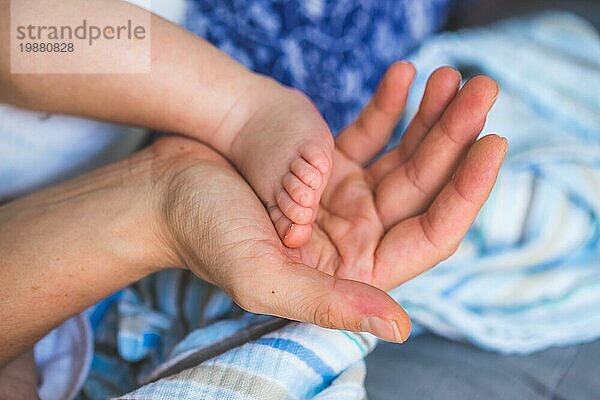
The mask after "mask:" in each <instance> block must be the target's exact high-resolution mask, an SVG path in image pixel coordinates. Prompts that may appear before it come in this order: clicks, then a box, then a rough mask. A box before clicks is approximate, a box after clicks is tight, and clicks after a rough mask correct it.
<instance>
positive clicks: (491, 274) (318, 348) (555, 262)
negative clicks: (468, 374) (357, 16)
mask: <svg viewBox="0 0 600 400" xmlns="http://www.w3.org/2000/svg"><path fill="white" fill-rule="evenodd" d="M413 62H414V63H415V64H416V65H417V68H418V69H419V75H418V76H417V79H416V81H415V85H414V88H413V93H412V99H411V101H410V103H409V105H408V116H409V117H410V116H411V115H414V113H415V111H416V109H417V107H418V100H419V99H420V95H421V93H422V92H423V89H424V85H425V81H426V77H427V76H428V75H429V73H430V72H431V71H432V70H433V69H435V68H436V67H438V66H439V65H441V64H451V65H455V66H456V67H458V68H460V69H461V70H462V71H463V72H464V73H465V75H468V74H473V73H478V72H482V73H486V74H488V75H490V76H492V77H493V78H495V79H496V80H497V81H498V82H499V83H500V85H501V86H502V89H503V91H502V94H501V95H500V98H499V99H498V102H497V104H496V107H495V108H494V110H493V111H492V113H491V115H490V118H489V121H488V124H487V126H486V131H490V130H493V131H498V132H500V133H501V134H503V135H505V136H507V137H508V138H509V141H510V145H511V149H510V151H509V155H508V158H507V161H506V165H505V167H504V169H503V171H502V173H501V176H500V177H499V181H498V185H497V187H496V189H495V190H494V192H493V194H492V196H491V198H490V200H489V202H488V203H487V204H486V206H485V207H484V210H483V211H482V213H481V214H480V216H479V218H478V219H477V221H476V223H475V224H474V226H473V228H472V229H471V231H470V232H469V234H468V237H467V238H466V240H465V241H464V243H463V244H462V245H461V247H460V249H459V250H458V252H457V253H456V254H455V255H454V256H453V257H451V258H450V259H449V260H448V261H446V262H444V263H443V264H442V265H440V266H438V267H437V268H435V269H434V270H432V271H430V272H428V273H426V274H423V275H422V276H420V277H418V278H416V279H414V280H413V281H411V282H408V283H407V284H405V285H403V286H401V287H400V288H397V289H395V290H394V291H392V295H393V296H394V297H395V298H396V299H397V300H399V301H400V302H401V303H402V304H403V305H404V306H405V307H406V308H407V309H408V311H409V313H410V315H411V316H412V317H413V319H414V320H415V321H416V322H418V323H419V324H420V325H421V326H422V327H425V328H427V329H430V330H433V331H435V332H437V333H439V334H442V335H445V336H449V337H453V338H461V339H466V340H470V341H472V342H474V343H476V344H479V345H480V346H483V347H485V348H489V349H494V350H497V351H501V352H518V353H524V352H531V351H535V350H539V349H542V348H545V347H548V346H553V345H560V344H567V343H576V342H582V341H586V340H592V339H594V338H598V337H600V290H599V289H600V245H599V236H600V226H599V223H598V215H599V211H600V97H599V96H600V94H599V93H598V91H597V90H594V88H598V87H600V40H599V39H598V37H597V34H596V32H594V30H593V29H592V28H590V27H589V25H587V24H586V22H585V21H583V20H581V19H579V18H576V17H574V16H571V15H567V14H544V15H540V16H536V17H533V18H529V19H525V20H514V21H509V22H505V23H502V24H498V25H494V26H491V27H489V28H485V29H477V30H471V31H463V32H457V33H448V34H444V35H441V36H439V37H437V38H434V39H432V40H430V41H429V42H427V43H426V44H425V45H424V46H423V47H422V48H421V49H420V50H419V52H418V53H417V54H416V55H415V56H414V57H413ZM407 120H408V118H407ZM398 267H399V268H402V266H401V265H399V266H398ZM185 274H186V272H183V271H168V272H165V273H161V274H159V275H156V276H154V277H150V278H148V279H146V280H144V281H142V282H140V283H139V284H138V285H136V286H134V287H132V288H129V289H127V290H126V291H125V292H124V293H123V294H121V295H120V297H119V298H118V299H113V303H112V304H111V305H110V306H109V307H108V308H106V309H104V310H101V309H100V311H99V309H95V310H93V312H92V316H94V315H99V314H102V313H104V317H98V318H93V321H94V320H98V321H100V322H99V323H98V325H97V329H96V331H97V332H98V334H97V338H96V343H98V347H97V353H96V354H97V358H99V359H100V358H102V357H107V358H102V360H104V361H106V360H114V359H115V357H116V358H117V359H119V357H120V359H119V360H120V361H121V363H120V365H121V370H123V369H124V368H128V370H127V371H126V373H125V372H124V374H119V377H118V379H117V380H115V375H116V374H115V373H114V371H112V370H110V368H111V365H112V364H111V363H110V362H103V363H102V365H100V364H101V363H100V362H98V363H94V365H93V366H92V376H91V378H90V379H89V380H88V382H87V383H86V391H85V392H84V394H86V395H87V396H89V397H95V396H97V395H98V393H102V394H110V393H112V394H113V395H116V394H118V393H119V392H118V390H119V389H120V390H123V391H124V389H125V390H129V389H131V386H132V385H134V384H135V382H136V381H137V382H138V383H144V382H149V383H147V384H146V385H144V386H142V387H141V388H139V389H137V390H134V391H133V392H131V393H128V394H127V395H124V396H123V397H122V398H126V399H136V398H139V399H142V398H143V399H179V398H215V397H218V398H222V399H264V398H277V399H308V398H318V399H362V398H364V397H365V392H364V389H363V387H362V383H363V380H364V374H365V371H364V363H363V362H362V361H361V360H362V359H363V358H364V357H365V356H366V355H367V354H368V352H369V351H371V350H372V349H373V346H374V345H375V339H374V337H373V336H371V335H368V334H357V333H349V332H342V331H333V330H328V329H323V328H319V327H316V326H312V325H307V324H298V323H286V322H285V321H284V322H283V323H282V324H278V323H277V320H272V319H270V318H269V317H262V316H255V315H252V314H247V313H244V312H242V311H241V310H240V309H239V308H237V307H236V306H235V305H234V304H233V303H231V301H230V300H228V299H227V298H226V297H224V296H222V294H221V292H220V291H218V290H216V289H214V288H210V287H209V286H208V285H206V284H205V283H202V282H200V281H199V280H197V279H195V278H191V276H187V275H185ZM187 274H189V273H187ZM106 321H109V322H110V324H112V325H113V326H112V327H110V329H104V328H105V327H106V326H108V325H107V322H106ZM274 321H275V322H274ZM110 324H109V325H110ZM117 325H118V327H119V328H118V331H117V332H116V333H115V330H116V329H117V328H116V326H117ZM282 325H285V326H283V327H281V326H282ZM265 326H267V327H270V328H269V329H268V331H267V332H264V329H263V328H264V327H265ZM271 328H272V329H271ZM275 328H278V329H275ZM103 332H104V333H103ZM106 332H109V333H108V334H106ZM188 332H189V333H188ZM111 351H112V354H111ZM126 360H129V361H131V362H126ZM133 361H135V363H134V362H133ZM127 374H129V375H127ZM123 376H128V377H130V379H129V378H128V380H127V384H126V385H121V386H119V383H122V381H123ZM119 380H120V381H121V382H119ZM107 383H110V385H113V386H112V389H111V390H112V392H111V391H110V390H105V391H104V392H102V391H100V389H98V388H99V387H104V388H107V387H108V386H109V385H107ZM102 385H104V386H102ZM127 385H129V387H128V386H127ZM94 389H95V390H94Z"/></svg>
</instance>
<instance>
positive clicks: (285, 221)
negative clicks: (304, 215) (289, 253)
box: [269, 207, 312, 248]
mask: <svg viewBox="0 0 600 400" xmlns="http://www.w3.org/2000/svg"><path fill="white" fill-rule="evenodd" d="M269 216H270V217H271V220H272V221H273V225H274V226H275V230H276V231H277V234H278V235H279V238H280V239H281V241H282V242H283V244H284V245H285V246H287V247H290V248H296V247H300V246H302V245H303V244H304V243H306V242H307V241H308V239H310V234H311V232H312V225H311V224H306V225H298V224H294V223H293V222H292V221H291V220H290V219H289V218H288V217H286V216H285V215H284V214H283V213H282V212H281V209H280V208H279V207H272V208H271V209H270V210H269Z"/></svg>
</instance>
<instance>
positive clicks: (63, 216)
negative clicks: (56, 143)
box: [0, 149, 168, 366]
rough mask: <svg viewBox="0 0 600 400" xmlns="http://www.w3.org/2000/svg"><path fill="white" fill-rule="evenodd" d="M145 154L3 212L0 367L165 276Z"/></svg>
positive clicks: (151, 160)
mask: <svg viewBox="0 0 600 400" xmlns="http://www.w3.org/2000/svg"><path fill="white" fill-rule="evenodd" d="M156 167H157V162H156V157H155V156H154V155H153V152H152V151H151V150H148V149H147V150H144V151H143V152H141V153H140V154H137V155H136V156H134V157H132V158H131V159H130V160H127V161H123V162H120V163H118V164H114V165H112V166H110V167H108V168H103V169H101V170H99V171H97V172H94V173H92V174H88V175H85V176H83V177H81V178H78V179H76V180H73V181H71V182H67V183H64V184H61V185H58V186H55V187H53V188H51V189H47V190H44V191H41V192H38V193H36V194H34V195H32V196H29V197H26V198H23V199H21V200H17V201H14V202H12V203H8V204H6V205H4V206H3V207H0V254H1V257H0V366H2V365H3V364H5V363H6V362H7V361H9V360H10V359H11V358H12V357H14V356H16V355H18V354H20V353H21V352H22V351H24V350H25V349H26V348H27V347H29V346H31V345H32V344H33V343H35V342H36V341H37V340H39V339H40V338H41V337H42V336H43V335H44V334H46V333H47V332H48V331H50V330H51V329H52V328H53V327H55V326H57V325H58V324H60V323H61V322H62V321H64V320H65V319H67V318H69V317H70V316H72V315H75V314H77V313H79V312H81V311H83V310H84V309H85V308H87V307H88V306H90V305H92V304H94V303H96V302H97V301H99V300H100V299H102V298H104V297H106V296H107V295H109V294H111V293H113V292H114V291H116V290H118V289H120V288H122V287H125V286H127V285H128V284H130V283H132V282H134V281H136V280H138V279H140V278H142V277H143V276H145V275H147V274H149V273H151V272H153V271H156V270H158V269H159V265H168V264H166V263H165V262H164V259H163V258H162V254H160V253H159V250H158V249H161V248H164V247H162V246H161V244H162V243H161V239H160V238H159V237H158V236H157V235H156V232H158V229H157V227H156V224H157V221H158V219H157V218H156V216H155V215H154V211H153V210H155V209H156V206H155V205H154V204H153V203H154V201H155V200H154V195H153V193H154V191H153V187H154V186H153V185H154V183H153V182H154V180H153V178H152V177H153V176H155V175H153V174H154V173H155V172H156Z"/></svg>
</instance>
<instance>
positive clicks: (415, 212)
mask: <svg viewBox="0 0 600 400" xmlns="http://www.w3.org/2000/svg"><path fill="white" fill-rule="evenodd" d="M414 73H415V71H414V68H413V67H412V66H411V65H410V64H406V63H397V64H395V65H393V66H392V67H391V68H390V70H389V71H388V73H387V74H386V76H385V77H384V79H383V80H382V83H381V84H380V86H379V88H378V90H377V93H376V94H375V95H374V97H373V99H372V100H371V102H370V103H369V104H368V105H367V106H366V107H365V109H364V111H363V112H362V114H361V115H360V116H359V118H358V119H357V120H356V122H354V123H353V124H351V125H350V126H348V127H347V128H346V129H345V130H344V132H342V133H341V134H340V135H339V136H338V138H337V140H336V150H335V154H334V160H333V164H334V168H333V171H332V174H331V177H330V181H329V184H328V186H327V189H326V191H325V193H324V195H323V197H322V200H321V206H320V210H319V213H318V215H317V218H316V221H315V223H314V224H313V226H312V229H313V233H312V236H311V239H310V241H309V242H308V243H306V244H305V245H303V246H301V247H299V248H296V249H289V248H285V247H284V246H282V245H281V242H280V240H279V237H278V235H277V233H276V232H275V230H273V228H272V225H271V224H270V221H269V218H268V216H267V214H266V213H265V211H264V208H262V207H261V205H260V202H259V201H258V200H257V199H256V198H255V197H254V196H252V192H251V190H249V188H248V186H247V185H246V184H245V182H243V181H242V180H241V179H240V177H239V176H237V174H235V172H234V171H233V170H232V169H231V167H230V166H227V164H226V163H225V162H224V161H223V160H221V161H218V160H217V157H218V156H216V155H214V154H213V155H210V156H205V157H204V158H205V159H213V160H217V161H214V162H217V164H218V165H216V166H215V165H213V166H212V167H210V168H208V169H207V168H204V169H203V171H204V174H208V175H206V176H203V175H202V174H198V173H192V174H188V175H191V176H193V177H194V179H196V180H197V182H195V183H192V184H190V183H189V182H187V183H186V184H184V185H181V187H182V188H184V192H185V193H188V192H189V191H188V190H187V188H189V187H191V186H194V184H196V185H197V184H200V182H205V181H206V180H205V179H208V176H210V179H211V180H212V181H213V182H214V181H215V180H216V181H217V183H218V184H214V185H213V187H215V188H216V187H221V188H223V190H222V191H217V189H213V192H212V193H211V196H210V197H205V198H209V199H213V200H212V201H213V202H215V203H218V204H216V206H214V207H212V208H213V209H214V210H215V215H213V217H214V218H212V221H214V223H213V224H212V225H210V229H208V230H206V229H204V230H202V228H200V229H198V228H197V227H196V224H197V222H198V221H197V219H192V220H190V219H189V215H190V214H189V213H182V214H181V216H179V217H178V218H177V219H178V221H180V220H188V221H189V223H190V224H191V225H190V226H188V227H185V226H184V227H183V231H184V232H185V234H184V235H181V236H180V237H179V242H180V244H179V247H180V249H181V247H184V248H185V249H186V250H185V251H180V253H182V254H188V255H190V254H191V256H190V257H188V260H183V263H185V264H187V265H188V266H189V267H190V268H191V269H192V270H193V271H194V272H195V273H196V274H198V275H199V276H200V277H202V278H204V279H207V280H208V281H210V282H212V283H215V284H217V285H219V286H221V287H222V288H224V289H225V290H226V291H227V292H228V293H230V294H231V295H232V297H233V298H234V300H235V301H236V302H237V303H238V304H240V305H241V306H242V307H244V308H245V309H247V310H249V311H252V312H258V313H265V314H272V315H278V316H282V317H285V318H289V319H294V320H298V321H306V322H311V323H315V324H318V325H321V326H325V327H332V328H339V329H346V330H352V331H361V330H362V331H370V332H371V333H374V334H376V335H378V336H379V337H381V338H383V339H386V340H391V341H403V340H405V339H406V337H407V336H408V335H409V332H410V321H409V318H408V316H407V315H406V313H405V312H404V311H403V310H402V308H401V307H400V306H399V305H398V304H396V303H395V302H394V300H393V299H391V298H390V297H389V296H388V295H387V294H386V293H385V290H389V289H391V288H393V287H395V286H397V285H399V284H401V283H402V282H404V281H406V280H408V279H410V278H412V277H414V276H415V275H418V274H420V273H421V272H423V271H426V270H427V269H429V268H431V267H433V266H434V265H435V264H437V263H438V262H439V261H441V260H443V259H445V258H447V257H448V256H450V255H451V254H452V252H453V251H454V250H455V249H456V247H457V246H458V244H459V243H460V241H461V240H462V238H463V237H464V235H465V233H466V232H467V230H468V228H469V226H470V225H471V224H472V222H473V220H474V219H475V217H476V215H477V213H478V211H479V209H480V208H481V206H482V205H483V203H484V202H485V200H486V199H487V196H488V195H489V193H490V191H491V189H492V187H493V185H494V182H495V179H496V175H497V173H498V170H499V168H500V165H501V163H502V160H503V158H504V155H505V153H506V142H505V140H504V139H502V138H500V137H498V136H495V135H489V136H486V137H484V138H482V139H479V140H477V141H476V138H477V136H478V135H479V133H480V131H481V129H482V128H483V125H484V122H485V118H486V115H487V113H488V111H489V109H490V108H491V106H492V104H493V102H494V99H495V97H496V95H497V92H498V88H497V85H496V84H495V83H494V82H493V81H492V80H491V79H489V78H486V77H476V78H473V79H471V80H470V81H469V82H468V83H467V84H465V86H464V87H463V88H462V89H460V90H459V85H460V80H461V79H460V76H459V74H458V73H457V72H456V71H454V70H453V69H450V68H441V69H439V70H437V71H436V72H434V73H433V74H432V76H431V77H430V80H429V82H428V85H427V89H426V92H425V95H424V97H423V100H422V103H421V107H420V110H419V112H418V114H417V116H416V117H415V118H414V119H413V121H412V122H411V124H410V125H409V127H408V129H407V131H406V132H405V135H404V137H403V140H402V142H401V144H400V145H399V146H398V147H396V148H394V149H392V150H391V151H390V152H388V153H387V154H385V155H383V156H382V157H380V158H379V159H378V160H376V161H374V162H372V163H371V160H372V158H373V157H375V155H376V154H377V153H378V152H379V151H380V149H381V148H382V147H383V146H384V145H385V143H386V142H387V141H388V139H389V136H390V134H391V132H392V131H393V129H394V127H395V126H396V123H397V122H398V119H399V118H400V116H401V114H402V112H403V108H404V104H405V101H406V97H407V94H408V89H409V86H410V83H411V81H412V79H413V77H414ZM206 151H209V150H207V149H205V150H204V152H205V153H206ZM214 162H213V164H214ZM207 170H208V171H209V172H206V171H207ZM251 197H254V198H251ZM219 199H221V200H219ZM229 205H231V206H229ZM206 208H207V207H204V209H206ZM208 208H209V209H210V206H208ZM192 215H193V214H192ZM275 220H277V219H276V218H275ZM177 224H178V225H180V226H179V228H181V223H180V222H178V223H177ZM177 224H172V225H177ZM275 228H276V230H279V229H283V228H284V227H277V226H275ZM300 229H306V227H305V226H302V225H300V226H295V227H294V228H293V229H292V230H291V231H290V233H289V234H290V235H294V234H297V233H298V232H299V230H300ZM194 232H205V234H203V235H199V234H198V235H194ZM300 233H302V232H300ZM194 236H196V240H194V241H190V238H191V237H194ZM183 242H187V245H185V246H182V245H181V243H183ZM207 242H208V243H209V244H212V245H214V246H215V247H214V249H213V251H212V252H204V253H205V254H209V253H210V254H218V255H219V257H217V258H215V257H212V258H210V259H207V258H206V257H203V254H197V253H196V250H195V249H206V246H207ZM184 258H185V257H184Z"/></svg>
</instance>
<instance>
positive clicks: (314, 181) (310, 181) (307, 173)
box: [290, 158, 323, 190]
mask: <svg viewBox="0 0 600 400" xmlns="http://www.w3.org/2000/svg"><path fill="white" fill-rule="evenodd" d="M290 171H292V173H293V174H294V175H296V176H297V177H298V179H300V180H301V181H302V182H303V183H304V184H306V185H308V186H310V187H311V188H313V189H314V190H319V188H320V187H321V185H322V184H323V174H321V172H319V170H317V169H316V168H315V167H313V166H312V165H311V164H309V162H308V161H306V160H305V159H303V158H297V159H295V160H294V161H292V163H291V164H290Z"/></svg>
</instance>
